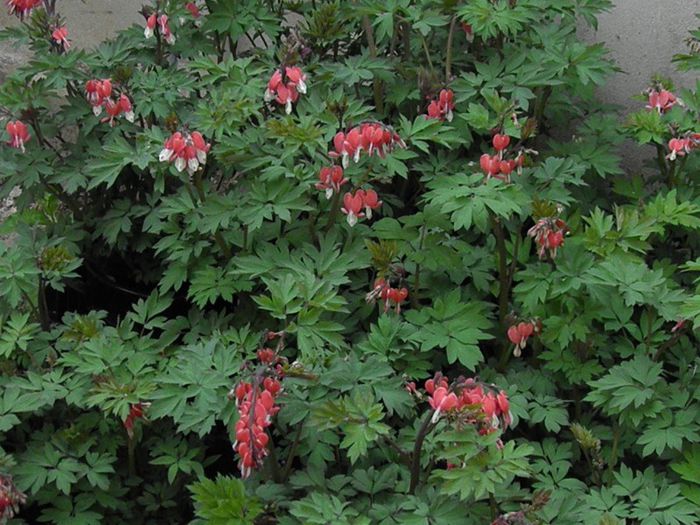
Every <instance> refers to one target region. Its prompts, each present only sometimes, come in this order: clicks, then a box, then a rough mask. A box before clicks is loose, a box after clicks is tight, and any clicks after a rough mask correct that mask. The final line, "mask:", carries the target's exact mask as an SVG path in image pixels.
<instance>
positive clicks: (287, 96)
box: [275, 84, 299, 115]
mask: <svg viewBox="0 0 700 525" xmlns="http://www.w3.org/2000/svg"><path fill="white" fill-rule="evenodd" d="M298 98H299V93H298V92H297V90H296V88H295V87H294V86H293V85H291V84H290V85H289V86H285V85H284V84H280V85H279V86H278V87H277V97H276V99H275V100H277V103H278V104H279V105H281V106H284V112H285V113H286V114H287V115H289V114H290V113H291V112H292V103H293V102H296V101H297V99H298Z"/></svg>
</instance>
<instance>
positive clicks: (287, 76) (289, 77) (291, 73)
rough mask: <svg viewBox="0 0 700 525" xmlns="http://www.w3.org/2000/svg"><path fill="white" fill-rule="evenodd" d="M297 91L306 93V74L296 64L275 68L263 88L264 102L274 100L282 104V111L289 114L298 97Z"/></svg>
mask: <svg viewBox="0 0 700 525" xmlns="http://www.w3.org/2000/svg"><path fill="white" fill-rule="evenodd" d="M299 93H301V94H302V95H304V94H306V75H305V74H304V72H303V71H302V70H301V68H299V67H297V66H287V67H285V68H284V73H283V72H282V69H275V72H274V73H273V74H272V77H270V80H269V81H268V83H267V89H266V90H265V95H264V98H265V102H272V101H273V100H274V101H276V102H277V103H278V104H279V105H280V106H284V111H285V113H287V115H289V114H290V113H291V112H292V104H293V103H294V102H296V101H297V100H298V99H299Z"/></svg>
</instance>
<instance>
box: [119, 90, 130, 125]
mask: <svg viewBox="0 0 700 525" xmlns="http://www.w3.org/2000/svg"><path fill="white" fill-rule="evenodd" d="M118 104H119V109H121V112H122V113H124V118H125V119H126V120H128V121H129V122H133V121H134V108H133V106H132V105H131V101H130V100H129V97H127V96H126V95H125V94H124V93H122V94H121V95H119V102H118Z"/></svg>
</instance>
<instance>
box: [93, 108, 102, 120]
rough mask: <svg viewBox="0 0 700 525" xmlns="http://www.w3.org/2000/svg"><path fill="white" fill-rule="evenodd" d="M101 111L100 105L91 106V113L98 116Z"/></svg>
mask: <svg viewBox="0 0 700 525" xmlns="http://www.w3.org/2000/svg"><path fill="white" fill-rule="evenodd" d="M100 113H102V106H92V114H93V115H95V116H96V117H98V116H99V115H100Z"/></svg>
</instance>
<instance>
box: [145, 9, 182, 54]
mask: <svg viewBox="0 0 700 525" xmlns="http://www.w3.org/2000/svg"><path fill="white" fill-rule="evenodd" d="M156 31H158V32H159V34H160V36H161V37H163V40H165V41H166V42H167V43H168V44H170V45H171V46H172V45H173V44H174V43H175V35H174V34H173V32H172V31H171V30H170V24H169V23H168V15H166V14H164V13H163V14H158V13H153V14H151V15H150V16H149V17H148V18H147V19H146V28H145V29H144V30H143V36H145V37H146V38H151V37H152V36H153V35H154V34H155V33H156Z"/></svg>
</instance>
